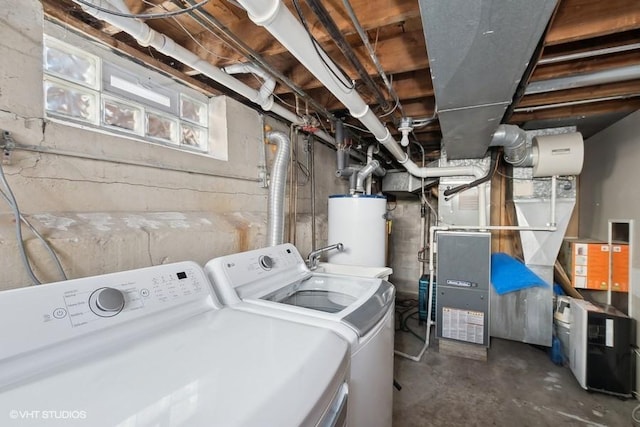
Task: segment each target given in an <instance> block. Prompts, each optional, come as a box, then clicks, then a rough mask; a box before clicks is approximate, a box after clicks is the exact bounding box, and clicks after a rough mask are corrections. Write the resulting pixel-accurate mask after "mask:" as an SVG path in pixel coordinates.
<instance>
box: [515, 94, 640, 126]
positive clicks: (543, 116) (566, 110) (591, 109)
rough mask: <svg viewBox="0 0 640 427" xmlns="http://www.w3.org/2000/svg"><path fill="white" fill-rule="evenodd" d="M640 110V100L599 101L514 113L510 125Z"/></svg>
mask: <svg viewBox="0 0 640 427" xmlns="http://www.w3.org/2000/svg"><path fill="white" fill-rule="evenodd" d="M638 109H640V98H633V99H623V100H616V101H601V102H593V103H588V104H581V105H574V106H570V107H559V108H549V109H546V110H538V111H532V112H518V113H515V114H514V115H513V116H512V117H511V119H510V120H509V122H510V123H513V124H521V123H525V122H529V121H532V120H548V119H559V118H570V117H587V116H597V115H601V114H607V113H613V112H633V111H636V110H638Z"/></svg>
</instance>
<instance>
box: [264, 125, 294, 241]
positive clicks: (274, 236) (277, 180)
mask: <svg viewBox="0 0 640 427" xmlns="http://www.w3.org/2000/svg"><path fill="white" fill-rule="evenodd" d="M266 137H267V139H268V140H269V142H271V143H272V144H276V145H277V146H278V151H277V152H276V159H275V160H274V162H273V169H272V172H271V183H270V185H269V200H268V202H267V246H276V245H280V244H282V243H284V189H285V184H286V182H287V167H288V165H289V151H290V148H291V141H290V140H289V137H288V136H287V135H286V134H284V133H283V132H278V131H271V132H268V133H267V135H266Z"/></svg>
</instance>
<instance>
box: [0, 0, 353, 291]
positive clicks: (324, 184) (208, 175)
mask: <svg viewBox="0 0 640 427" xmlns="http://www.w3.org/2000/svg"><path fill="white" fill-rule="evenodd" d="M3 6H4V7H3V8H1V10H0V26H1V27H2V35H3V36H2V38H0V55H1V57H2V58H3V60H2V62H1V63H0V129H4V130H8V131H10V132H11V133H12V135H13V137H14V139H15V141H16V143H18V144H19V145H30V146H33V148H35V149H36V150H37V151H23V150H16V151H14V153H13V156H12V161H11V164H10V165H7V166H5V167H4V170H5V172H6V175H7V179H8V181H9V183H10V184H11V186H12V189H13V191H14V193H15V195H16V198H17V200H18V203H19V206H20V208H21V210H22V212H23V213H24V214H25V216H26V217H27V218H28V219H29V220H30V221H31V222H32V223H33V225H34V226H35V227H36V228H38V229H39V230H40V231H41V233H42V234H43V235H45V237H46V238H47V239H48V240H49V241H51V243H52V246H53V247H54V248H55V249H56V251H57V252H58V253H59V254H60V258H61V260H62V263H63V266H64V268H65V270H66V272H67V275H68V276H69V277H70V278H75V277H83V276H87V275H94V274H101V273H108V272H113V271H118V270H123V269H129V268H137V267H145V266H149V265H153V264H159V263H166V262H174V261H180V260H194V261H196V262H200V263H203V262H206V261H207V260H208V259H210V258H213V257H215V256H220V255H224V254H228V253H231V252H235V251H242V250H248V249H254V248H257V247H260V246H263V245H264V244H265V234H266V233H265V232H266V208H267V195H268V190H267V189H266V188H263V187H262V186H261V185H260V180H259V178H258V176H259V172H260V170H261V168H264V167H265V163H266V165H267V167H268V168H270V167H271V164H272V161H273V153H271V151H270V150H265V144H264V141H263V133H262V129H263V121H264V120H263V117H262V116H261V115H260V114H258V113H257V112H255V111H254V110H252V109H250V108H248V107H246V106H244V105H242V104H240V103H238V102H236V101H233V100H231V99H229V98H225V97H221V98H218V99H216V100H215V101H214V102H215V103H216V113H215V115H214V117H213V118H212V120H211V122H212V123H214V124H215V129H216V132H215V133H216V135H218V137H221V138H226V139H227V142H228V160H227V161H223V160H216V159H213V158H211V157H208V156H203V155H199V154H193V153H187V152H184V151H180V150H176V149H173V148H170V147H165V146H160V145H154V144H149V143H144V142H140V141H135V140H132V139H129V138H124V137H115V136H113V135H109V134H105V133H100V132H96V131H93V130H89V129H84V128H81V127H78V126H69V125H67V124H62V123H60V122H56V121H51V120H46V119H45V118H44V114H43V111H44V105H43V95H42V92H43V91H42V78H43V76H42V36H43V19H44V18H43V13H42V5H41V3H40V2H39V1H37V0H7V1H5V2H4V5H3ZM280 126H283V125H280ZM284 127H285V128H286V126H284ZM333 159H334V152H333V151H332V150H331V149H329V148H328V147H325V146H323V145H321V144H319V143H316V163H317V164H329V162H330V163H331V164H333V162H334V160H333ZM325 169H326V168H325ZM329 172H330V173H329ZM316 178H317V193H318V201H319V204H318V213H319V214H320V215H319V219H318V221H319V227H318V234H320V233H325V234H324V238H325V239H326V202H324V203H323V202H322V199H323V198H325V196H326V195H327V194H333V193H340V192H344V191H345V186H344V183H343V182H341V181H340V180H337V179H336V178H335V177H334V175H333V170H330V171H329V170H324V171H322V172H320V171H319V173H317V174H316ZM308 191H309V189H308V186H307V188H304V187H301V188H300V191H299V198H300V199H305V198H307V201H303V202H299V207H300V208H301V210H300V214H301V215H300V216H299V217H298V218H299V221H300V225H299V227H302V229H303V230H306V227H307V226H308V224H309V223H310V220H309V219H308V215H309V212H308V210H305V209H306V208H305V206H307V205H309V203H308V197H309V196H308ZM285 203H286V202H285ZM305 215H306V216H305ZM298 235H299V239H300V242H299V244H300V246H301V247H303V248H304V250H308V249H307V248H308V247H310V244H309V243H308V240H310V234H309V232H303V231H301V232H300V233H298ZM24 237H25V240H26V248H27V251H28V252H29V254H30V255H31V258H32V260H33V264H34V268H35V271H36V274H37V275H38V276H39V277H40V278H41V279H42V280H43V281H53V280H58V279H59V276H57V274H56V271H55V269H54V268H53V264H52V262H51V260H49V258H48V257H47V256H46V254H45V252H44V250H43V248H42V246H41V245H40V243H39V242H38V241H36V240H35V239H34V237H33V236H32V235H31V234H30V233H29V232H28V230H26V229H25V230H24ZM317 237H318V239H319V240H318V241H319V242H322V237H323V236H321V235H318V236H317ZM0 270H1V271H2V272H3V274H2V275H0V289H9V288H15V287H20V286H25V285H28V284H29V281H28V278H27V275H26V273H25V271H24V268H23V266H22V264H21V262H20V258H19V255H18V246H17V242H16V238H15V235H14V222H13V216H12V215H11V212H10V209H9V208H8V206H7V205H6V204H5V203H4V202H3V201H1V200H0Z"/></svg>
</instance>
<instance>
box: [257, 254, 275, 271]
mask: <svg viewBox="0 0 640 427" xmlns="http://www.w3.org/2000/svg"><path fill="white" fill-rule="evenodd" d="M258 262H259V263H260V267H262V269H263V270H271V269H272V268H273V259H272V258H271V257H270V256H269V255H262V256H261V257H260V258H259V259H258Z"/></svg>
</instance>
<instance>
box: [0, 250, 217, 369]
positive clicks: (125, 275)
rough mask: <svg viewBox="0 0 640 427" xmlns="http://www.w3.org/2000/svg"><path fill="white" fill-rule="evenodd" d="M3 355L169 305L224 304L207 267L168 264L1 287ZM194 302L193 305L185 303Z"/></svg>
mask: <svg viewBox="0 0 640 427" xmlns="http://www.w3.org/2000/svg"><path fill="white" fill-rule="evenodd" d="M0 307H3V309H2V310H0V322H2V324H4V325H15V328H1V329H0V342H2V343H3V345H2V346H1V347H0V360H1V359H3V358H4V357H6V356H8V355H10V354H9V352H11V354H19V353H20V352H24V351H29V350H32V349H34V348H39V347H42V346H45V345H51V344H55V343H56V342H57V341H64V340H67V339H70V338H74V337H76V336H80V335H84V334H87V333H90V332H95V331H98V330H100V329H106V328H111V327H113V326H114V325H119V324H124V323H127V322H131V321H133V320H136V319H140V318H143V317H147V316H150V315H153V314H157V313H159V312H162V311H165V310H167V311H168V310H177V309H183V310H187V309H188V310H191V309H193V310H196V311H198V312H202V311H204V310H205V309H215V308H218V307H219V305H218V303H217V301H216V300H215V297H214V296H213V293H212V290H211V285H210V283H209V281H208V279H207V278H206V275H205V274H204V271H203V270H202V268H201V267H200V266H199V265H197V264H196V263H193V262H180V263H174V264H165V265H159V266H154V267H148V268H142V269H138V270H131V271H124V272H118V273H112V274H106V275H103V276H94V277H86V278H82V279H74V280H67V281H64V282H57V283H51V284H46V285H39V286H31V287H27V288H20V289H15V290H10V291H5V292H0ZM185 307H189V308H185Z"/></svg>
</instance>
